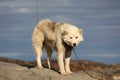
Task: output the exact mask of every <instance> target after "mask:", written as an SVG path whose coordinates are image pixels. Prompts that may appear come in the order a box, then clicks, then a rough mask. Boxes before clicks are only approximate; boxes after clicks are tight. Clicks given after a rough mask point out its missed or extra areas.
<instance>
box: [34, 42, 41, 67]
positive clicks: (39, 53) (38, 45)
mask: <svg viewBox="0 0 120 80" xmlns="http://www.w3.org/2000/svg"><path fill="white" fill-rule="evenodd" d="M42 50H43V49H42V44H40V43H38V44H37V45H35V51H36V60H37V66H38V68H39V69H42V68H43V66H42V63H41V57H42Z"/></svg>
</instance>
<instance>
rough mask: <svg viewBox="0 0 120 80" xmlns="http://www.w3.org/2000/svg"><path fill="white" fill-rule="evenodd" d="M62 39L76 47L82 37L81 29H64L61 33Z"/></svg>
mask: <svg viewBox="0 0 120 80" xmlns="http://www.w3.org/2000/svg"><path fill="white" fill-rule="evenodd" d="M62 39H63V41H64V42H65V43H66V44H67V45H69V46H71V47H76V46H77V45H78V44H79V43H80V42H81V41H84V39H83V30H82V29H74V28H73V29H70V30H69V29H66V30H65V31H64V32H63V34H62Z"/></svg>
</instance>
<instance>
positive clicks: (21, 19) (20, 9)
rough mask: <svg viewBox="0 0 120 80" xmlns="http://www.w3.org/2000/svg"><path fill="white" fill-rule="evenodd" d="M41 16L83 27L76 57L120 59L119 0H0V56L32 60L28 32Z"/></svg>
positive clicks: (114, 61)
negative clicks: (82, 36) (81, 40)
mask: <svg viewBox="0 0 120 80" xmlns="http://www.w3.org/2000/svg"><path fill="white" fill-rule="evenodd" d="M44 18H50V19H52V20H54V21H62V22H68V23H71V24H73V25H75V26H77V27H79V28H82V29H83V31H84V32H83V35H84V40H85V41H84V42H82V43H81V44H80V45H79V46H78V47H76V48H75V50H76V52H77V54H78V55H79V59H83V60H92V61H97V62H102V63H107V64H117V63H120V0H0V57H8V58H13V59H20V60H28V61H33V60H35V55H34V52H33V49H32V45H31V36H32V32H33V29H34V27H35V25H36V24H37V22H38V20H41V19H44ZM44 53H45V50H44ZM52 57H53V58H55V59H56V54H55V52H54V54H53V56H52ZM42 58H43V59H45V58H46V54H43V57H42ZM72 59H76V57H75V56H74V54H72Z"/></svg>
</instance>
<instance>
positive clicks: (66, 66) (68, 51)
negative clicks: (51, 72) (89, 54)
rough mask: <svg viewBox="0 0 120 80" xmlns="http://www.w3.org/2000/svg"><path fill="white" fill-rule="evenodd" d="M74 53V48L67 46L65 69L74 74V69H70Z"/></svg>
mask: <svg viewBox="0 0 120 80" xmlns="http://www.w3.org/2000/svg"><path fill="white" fill-rule="evenodd" d="M71 53H72V48H71V47H70V48H67V49H66V51H65V70H66V73H67V74H72V71H71V70H70V56H71Z"/></svg>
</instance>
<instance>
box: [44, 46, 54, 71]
mask: <svg viewBox="0 0 120 80" xmlns="http://www.w3.org/2000/svg"><path fill="white" fill-rule="evenodd" d="M45 48H46V52H47V63H48V68H49V69H51V55H52V49H51V48H49V47H48V46H46V47H45Z"/></svg>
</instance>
